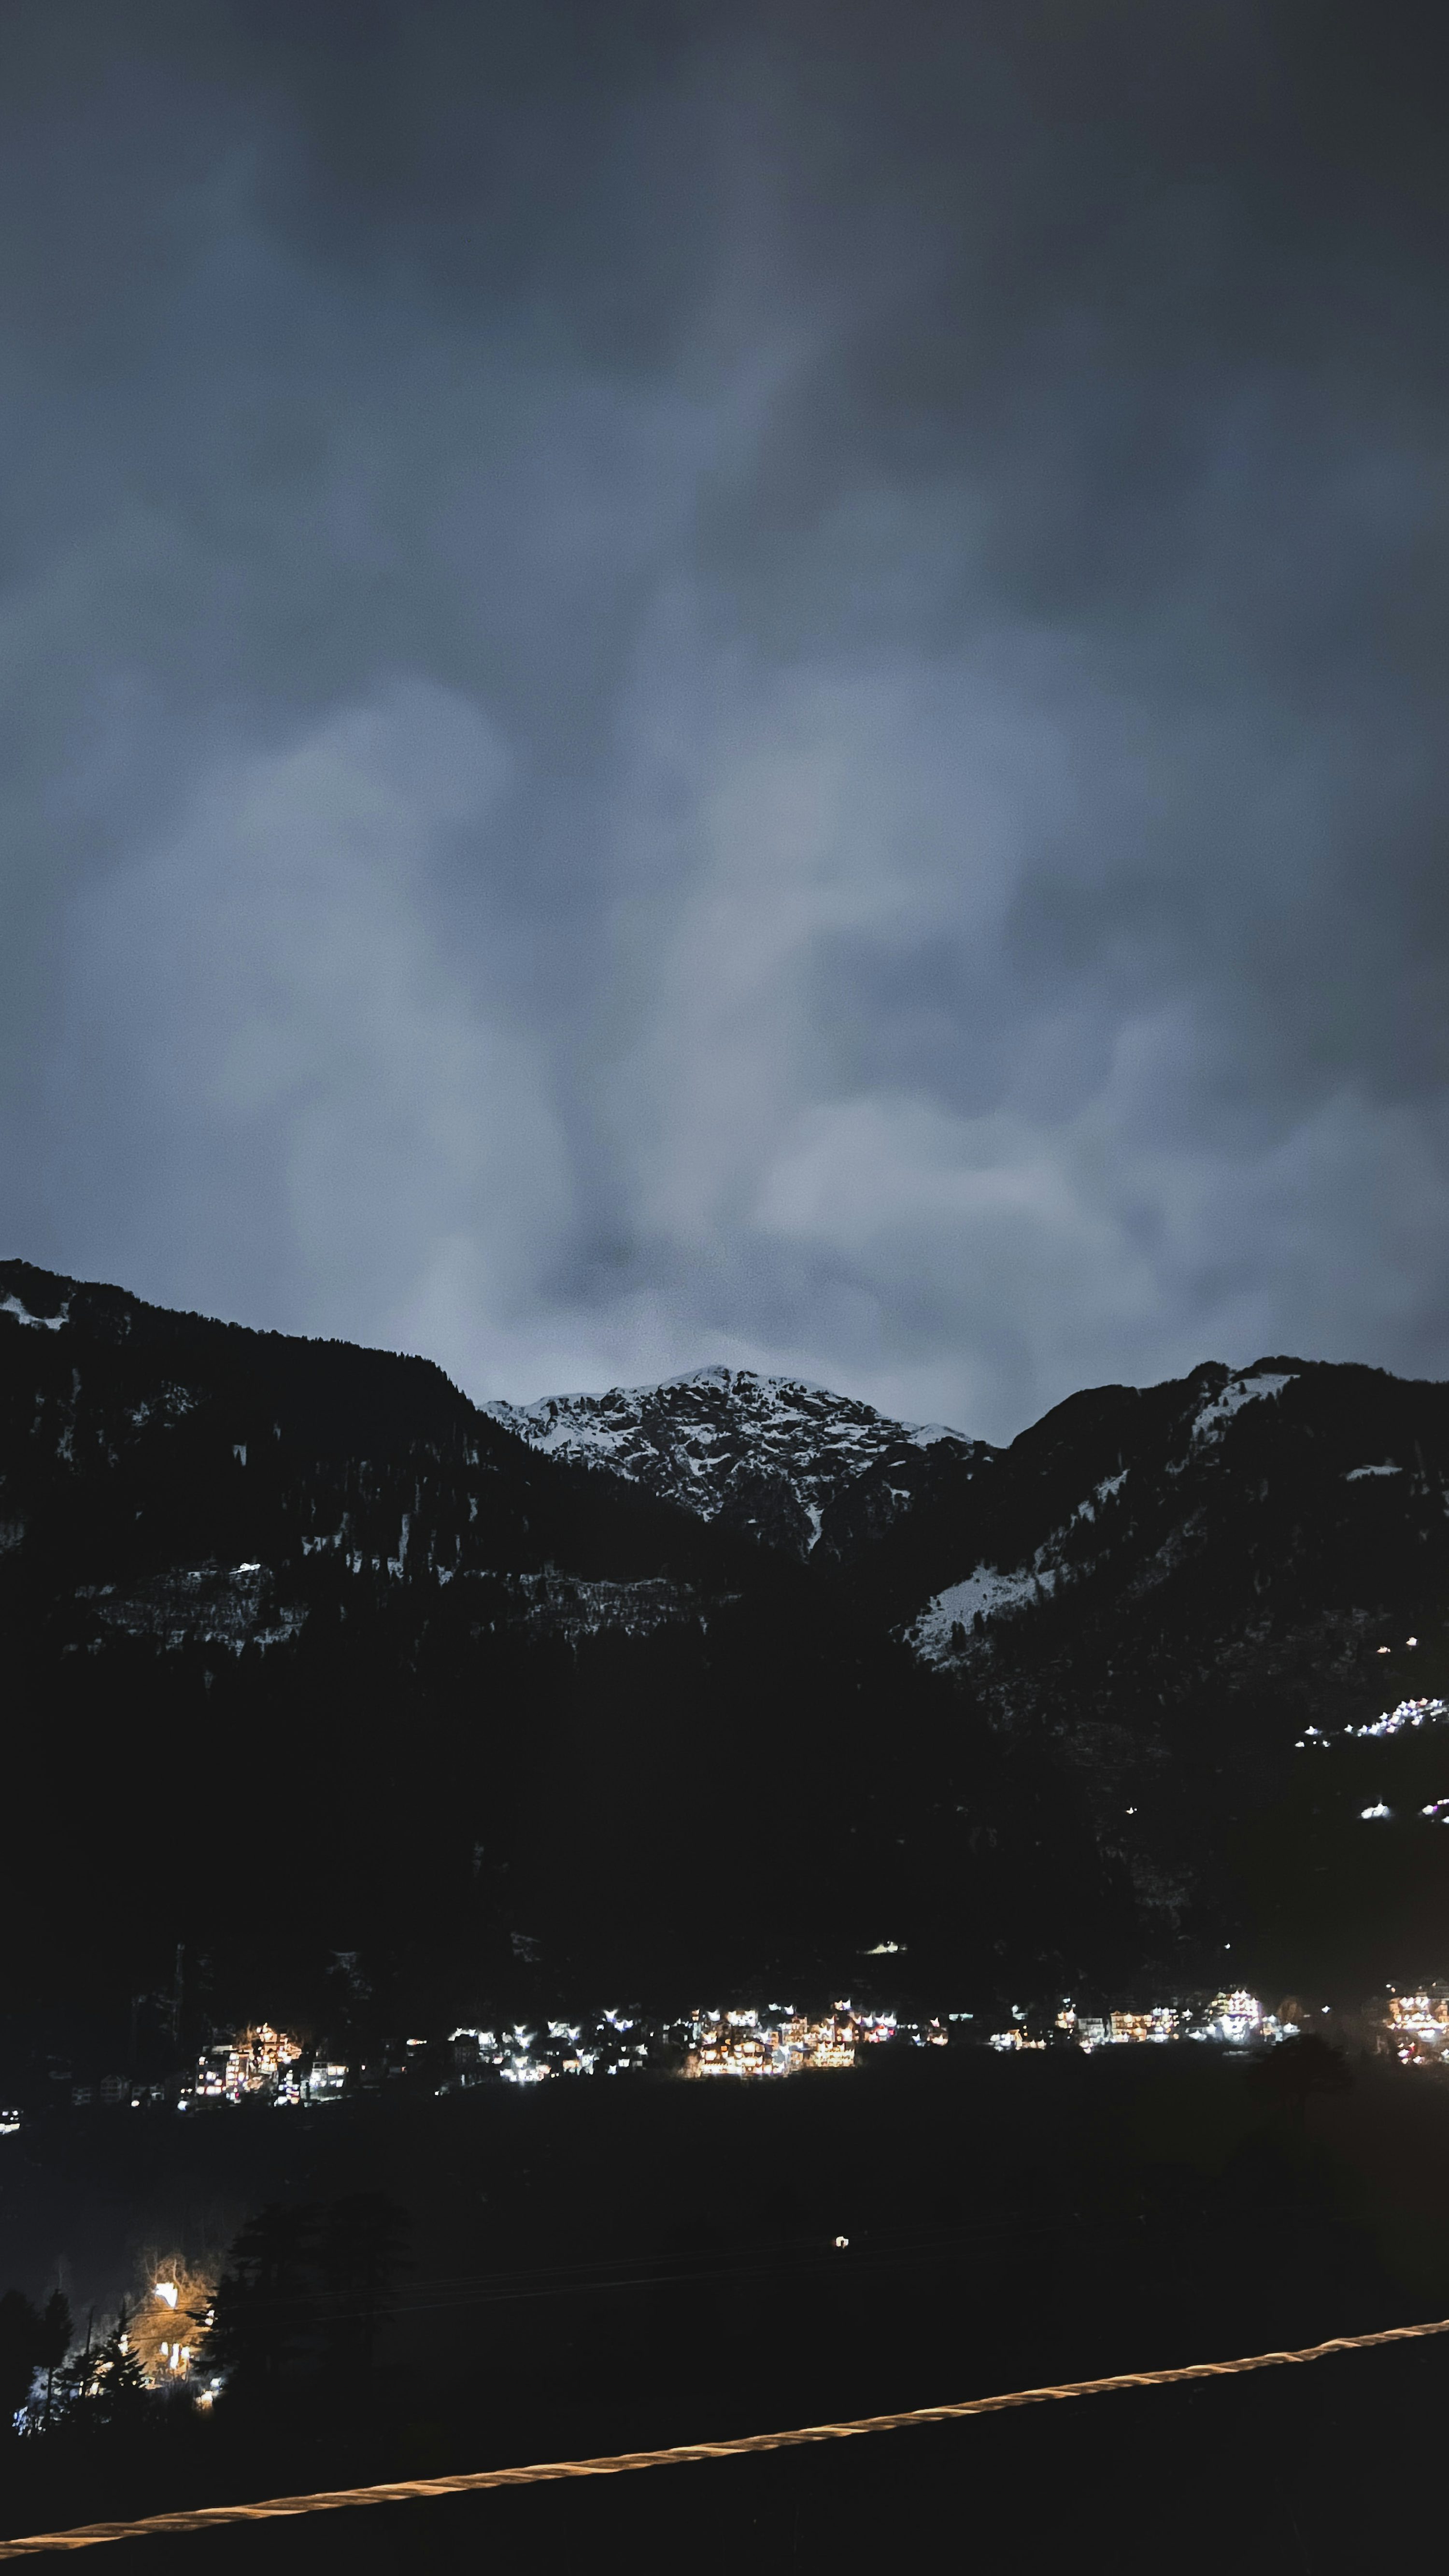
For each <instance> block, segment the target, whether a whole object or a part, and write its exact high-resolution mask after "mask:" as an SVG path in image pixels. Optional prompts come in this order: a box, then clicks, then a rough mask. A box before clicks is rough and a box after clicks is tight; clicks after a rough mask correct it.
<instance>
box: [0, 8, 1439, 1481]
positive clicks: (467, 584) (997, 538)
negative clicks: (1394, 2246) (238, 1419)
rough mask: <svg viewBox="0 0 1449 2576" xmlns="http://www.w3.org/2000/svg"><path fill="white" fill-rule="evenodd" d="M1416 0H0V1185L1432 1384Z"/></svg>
mask: <svg viewBox="0 0 1449 2576" xmlns="http://www.w3.org/2000/svg"><path fill="white" fill-rule="evenodd" d="M1442 32H1443V21H1442V14H1441V13H1440V12H1439V11H1437V10H1432V9H1420V8H1418V7H1415V6H1410V5H1398V0H1395V5H1392V6H1390V7H1387V8H1374V7H1372V6H1366V5H1364V0H1354V5H1351V6H1338V5H1334V0H1301V5H1292V6H1285V5H1275V0H1240V5H1239V4H1238V0H1142V5H1114V6H1108V5H1103V0H1053V5H1031V0H1011V5H1007V0H999V4H998V5H980V6H973V5H971V0H952V5H949V6H940V7H937V6H932V5H927V4H926V0H864V5H853V4H852V0H821V5H818V6H817V5H813V0H760V5H758V6H755V5H750V0H718V4H717V5H689V0H672V5H658V6H650V5H646V4H645V0H576V5H573V6H567V5H552V0H508V5H506V6H505V5H494V0H464V5H452V0H397V5H393V4H392V0H376V4H374V0H338V5H336V6H331V5H326V0H232V5H220V0H176V5H174V6H159V5H158V6H145V5H139V0H138V5H132V4H131V0H95V5H86V0H6V6H5V8H4V12H3V19H0V123H3V135H0V192H3V206H0V311H3V323H0V366H3V397H0V417H3V420H4V423H5V434H4V445H3V474H0V530H3V538H0V565H3V603H0V619H3V628H0V633H3V647H0V649H3V666H0V667H3V681H0V723H3V728H4V754H3V760H0V808H3V839H0V851H3V879H0V882H3V887H4V914H3V924H0V1043H3V1050H4V1066H5V1075H4V1090H3V1103H4V1106H3V1117H0V1192H3V1215H4V1224H3V1229H0V1233H3V1238H4V1239H3V1242H0V1251H4V1252H5V1253H7V1254H19V1255H21V1256H23V1257H25V1258H28V1259H30V1260H33V1261H37V1262H40V1263H42V1264H45V1265H47V1266H49V1267H52V1268H58V1269H62V1270H67V1271H71V1272H74V1273H76V1274H78V1275H80V1276H82V1277H88V1278H100V1279H108V1280H114V1281H118V1282H120V1283H122V1284H123V1285H125V1286H127V1287H130V1288H132V1289H134V1290H135V1291H137V1292H138V1293H140V1294H141V1295H144V1296H148V1297H151V1298H154V1299H157V1300H159V1301H160V1302H162V1303H165V1304H170V1305H179V1306H187V1307H194V1308H199V1309H201V1310H203V1311H205V1312H208V1313H213V1314H219V1315H224V1316H230V1317H234V1318H236V1319H238V1320H240V1321H243V1322H246V1323H250V1324H257V1325H271V1326H277V1327H280V1328H283V1329H286V1330H289V1331H302V1332H310V1333H327V1334H340V1335H345V1336H347V1337H348V1338H350V1339H355V1340H363V1341H371V1342H378V1343H382V1344H386V1345H390V1346H394V1347H398V1348H403V1349H410V1350H421V1351H425V1352H427V1353H429V1354H431V1355H432V1356H433V1357H435V1358H437V1359H438V1360H440V1361H441V1362H442V1363H443V1365H444V1366H445V1367H446V1368H447V1369H448V1370H449V1372H450V1374H451V1375H453V1376H454V1377H455V1378H457V1379H458V1380H459V1382H460V1383H461V1384H463V1385H464V1386H465V1387H466V1388H467V1389H468V1391H469V1392H470V1393H472V1394H474V1395H476V1396H480V1397H481V1396H487V1395H506V1396H510V1397H514V1398H524V1397H532V1396H535V1395H538V1394H541V1393H546V1392H551V1391H555V1390H561V1389H566V1388H575V1387H587V1386H596V1387H597V1386H607V1385H610V1384H614V1383H620V1382H622V1383H625V1384H628V1383H634V1382H638V1381H642V1380H647V1379H651V1378H655V1377H659V1376H662V1375H666V1374H670V1373H673V1372H675V1371H679V1370H683V1369H686V1368H691V1367H695V1366H699V1365H703V1364H704V1363H706V1362H709V1361H714V1360H724V1361H727V1362H729V1363H731V1364H733V1365H737V1366H746V1367H757V1368H761V1369H766V1370H771V1371H779V1372H789V1373H795V1374H801V1375H804V1376H807V1377H810V1378H814V1379H817V1380H821V1381H823V1382H825V1383H826V1384H828V1385H832V1386H835V1387H838V1388H841V1389H842V1390H845V1391H848V1392H850V1393H853V1394H856V1395H859V1396H863V1397H865V1398H866V1399H867V1400H869V1401H871V1402H873V1403H876V1404H879V1405H880V1406H882V1407H883V1408H884V1409H885V1410H887V1411H890V1412H894V1413H900V1414H904V1415H906V1416H908V1417H910V1418H915V1419H927V1420H945V1421H950V1422H954V1423H956V1424H958V1425H960V1426H961V1427H962V1428H964V1429H966V1430H969V1431H972V1432H977V1433H982V1434H986V1435H988V1436H990V1437H994V1438H998V1439H1001V1438H1009V1437H1010V1436H1011V1435H1012V1434H1013V1433H1014V1432H1015V1431H1017V1430H1018V1429H1020V1428H1021V1427H1022V1425H1023V1424H1024V1423H1026V1422H1027V1421H1029V1420H1031V1419H1032V1418H1034V1417H1035V1416H1036V1415H1038V1414H1039V1413H1040V1412H1042V1411H1043V1410H1044V1409H1045V1408H1046V1407H1047V1406H1048V1405H1049V1404H1051V1403H1054V1402H1056V1401H1057V1400H1058V1399H1060V1398H1061V1397H1062V1396H1064V1395H1066V1394H1068V1393H1070V1392H1071V1391H1072V1390H1073V1389H1074V1388H1077V1387H1079V1386H1083V1385H1090V1384H1097V1383H1101V1382H1103V1381H1107V1380H1117V1381H1128V1382H1134V1383H1147V1382H1150V1381H1152V1380H1154V1379H1160V1378H1162V1377H1165V1376H1168V1375H1172V1374H1175V1373H1177V1372H1179V1371H1182V1370H1184V1369H1186V1368H1188V1367H1190V1366H1192V1365H1193V1364H1195V1363H1196V1362H1197V1361H1199V1360H1202V1359H1206V1358H1219V1359H1224V1360H1227V1361H1229V1362H1238V1363H1241V1362H1243V1361H1246V1360H1248V1359H1251V1358H1254V1357H1256V1356H1259V1355H1260V1354H1265V1353H1274V1352H1291V1353H1295V1354H1298V1355H1301V1356H1304V1357H1318V1358H1327V1359H1360V1360H1367V1361H1371V1362H1374V1363H1375V1364H1377V1365H1380V1366H1384V1367H1388V1368H1391V1369H1394V1370H1398V1371H1402V1372H1406V1373H1410V1374H1418V1375H1428V1376H1442V1375H1445V1374H1449V1296H1446V1282H1449V1190H1446V1168H1445V1165H1446V1145H1449V865H1446V853H1445V846H1444V843H1445V834H1444V816H1445V810H1446V767H1449V727H1446V724H1445V699H1446V689H1445V681H1446V659H1449V656H1446V602H1449V560H1446V557H1449V515H1446V482H1445V426H1446V411H1449V404H1446V390H1449V386H1446V379H1449V328H1446V324H1449V314H1446V302H1449V297H1446V288H1445V280H1446V277H1449V221H1446V215H1449V154H1446V153H1445V152H1444V149H1443V137H1442V112H1443V97H1442V90H1441V88H1440V86H1439V83H1438V80H1437V77H1436V74H1435V71H1434V58H1435V55H1436V52H1437V50H1438V43H1437V41H1436V40H1442Z"/></svg>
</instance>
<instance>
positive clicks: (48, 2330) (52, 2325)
mask: <svg viewBox="0 0 1449 2576" xmlns="http://www.w3.org/2000/svg"><path fill="white" fill-rule="evenodd" d="M74 2331H75V2329H74V2327H73V2325H72V2323H71V2314H70V2301H69V2300H68V2299H67V2297H66V2295H65V2292H64V2290H62V2289H61V2287H60V2285H59V2283H57V2284H56V2287H55V2288H54V2289H53V2290H52V2291H51V2294H50V2296H49V2298H48V2299H47V2300H46V2302H45V2305H44V2307H43V2308H42V2309H41V2312H40V2337H39V2349H38V2351H37V2354H36V2367H37V2368H38V2369H40V2370H43V2371H44V2373H45V2423H46V2429H47V2431H48V2430H49V2427H50V2417H51V2408H52V2405H53V2402H54V2397H55V2374H56V2372H57V2371H58V2370H59V2368H60V2366H61V2364H62V2362H63V2361H64V2360H65V2357H66V2354H67V2353H68V2352H69V2350H70V2343H71V2336H72V2334H73V2333H74Z"/></svg>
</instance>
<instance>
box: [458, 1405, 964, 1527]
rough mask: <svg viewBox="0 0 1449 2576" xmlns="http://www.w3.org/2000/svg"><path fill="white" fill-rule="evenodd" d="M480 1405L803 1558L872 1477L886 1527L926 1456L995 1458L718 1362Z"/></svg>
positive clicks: (876, 1514) (529, 1435) (950, 1434)
mask: <svg viewBox="0 0 1449 2576" xmlns="http://www.w3.org/2000/svg"><path fill="white" fill-rule="evenodd" d="M483 1409H484V1410H485V1411H486V1412H488V1413H490V1414H491V1415H492V1416H493V1418H494V1420H495V1421H498V1422H500V1423H502V1424H504V1425H505V1426H506V1428H507V1429H508V1430H510V1431H514V1432H516V1433H518V1434H519V1436H520V1437H521V1438H522V1439H524V1440H526V1441H528V1443H529V1445H530V1446H531V1447H532V1448H535V1449H541V1450H545V1451H547V1452H549V1454H550V1455H552V1456H554V1457H563V1458H569V1459H573V1460H575V1461H578V1462H580V1463H582V1464H585V1465H591V1466H607V1467H609V1468H611V1469H612V1470H613V1471H614V1473H615V1474H616V1475H625V1476H629V1477H631V1478H632V1479H633V1480H634V1481H635V1482H636V1483H638V1484H640V1485H642V1486H643V1487H644V1488H645V1489H646V1490H647V1491H648V1492H649V1493H651V1494H653V1495H654V1496H655V1497H656V1498H657V1499H659V1500H661V1501H665V1502H672V1503H680V1504H683V1505H685V1506H686V1507H687V1508H688V1509H689V1510H691V1511H695V1512H698V1513H699V1515H700V1517H701V1519H703V1520H709V1521H715V1520H717V1521H721V1522H723V1523H724V1524H726V1525H727V1526H729V1527H733V1528H737V1529H741V1530H748V1531H750V1532H752V1533H753V1534H754V1535H755V1536H757V1537H760V1538H763V1539H766V1540H768V1541H769V1542H770V1543H771V1544H772V1545H775V1546H782V1547H788V1548H790V1549H791V1550H792V1552H794V1553H796V1554H799V1555H802V1556H803V1555H808V1554H809V1553H810V1552H811V1550H812V1549H813V1548H814V1547H815V1546H816V1545H817V1543H818V1542H819V1541H820V1539H821V1538H822V1535H823V1536H824V1537H825V1539H826V1541H827V1543H828V1541H829V1538H830V1530H829V1526H828V1521H829V1516H830V1514H831V1513H832V1510H834V1509H835V1508H836V1507H838V1506H839V1505H840V1504H841V1503H842V1502H843V1500H844V1498H845V1497H846V1495H847V1494H850V1493H851V1492H852V1491H853V1489H855V1488H858V1487H862V1486H867V1485H868V1486H869V1488H870V1489H871V1496H872V1502H873V1505H874V1510H873V1514H872V1517H873V1519H874V1520H875V1522H876V1524H877V1525H879V1524H880V1522H881V1520H882V1519H889V1518H891V1517H893V1516H894V1512H895V1511H896V1510H898V1509H899V1508H900V1507H901V1506H902V1505H903V1504H904V1503H906V1502H907V1501H909V1500H910V1499H911V1496H912V1494H913V1492H914V1490H915V1488H916V1486H917V1484H918V1483H919V1480H920V1474H921V1471H922V1465H923V1460H924V1456H925V1454H926V1453H928V1452H931V1451H936V1450H939V1449H940V1448H941V1447H942V1445H943V1444H946V1445H947V1446H948V1448H949V1450H950V1451H951V1453H953V1454H955V1455H958V1456H959V1457H961V1458H963V1459H964V1460H966V1461H967V1462H968V1463H969V1462H971V1461H974V1459H975V1458H976V1457H977V1455H978V1454H979V1455H980V1456H982V1457H990V1456H991V1455H992V1454H993V1453H992V1451H991V1450H990V1449H989V1447H988V1446H987V1444H986V1443H985V1442H982V1441H974V1440H968V1439H966V1438H964V1437H963V1435H962V1434H961V1433H960V1432H959V1431H952V1430H950V1429H949V1428H947V1426H946V1425H944V1424H938V1423H929V1424H925V1423H904V1422H893V1421H891V1420H890V1419H889V1418H888V1417H887V1416H886V1415H884V1414H880V1413H877V1412H876V1411H875V1410H874V1408H873V1407H872V1406H870V1405H868V1404H862V1403H859V1402H858V1401H857V1400H856V1399H855V1398H854V1397H852V1396H846V1395H836V1394H835V1393H833V1392H832V1390H831V1389H830V1388H829V1387H823V1386H817V1385H814V1384H812V1383H811V1382H810V1381H809V1380H807V1379H804V1378H786V1377H762V1376H760V1375H759V1374H758V1373H757V1372H756V1371H755V1370H753V1369H733V1368H729V1367H726V1366H724V1365H723V1364H719V1363H717V1364H715V1365H714V1366H711V1367H708V1368H701V1369H691V1370H689V1371H688V1372H687V1373H686V1374H685V1375H683V1376H681V1377H674V1378H666V1379H664V1380H663V1381H662V1382H661V1383H660V1384H658V1385H655V1386H636V1387H611V1388H610V1389H609V1390H608V1392H607V1393H606V1394H603V1395H560V1396H545V1397H543V1398H541V1399H540V1400H539V1402H538V1403H536V1404H525V1405H514V1404H501V1403H500V1404H491V1405H488V1406H485V1407H484V1408H483Z"/></svg>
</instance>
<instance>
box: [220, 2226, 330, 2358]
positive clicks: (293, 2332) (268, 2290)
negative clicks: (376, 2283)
mask: <svg viewBox="0 0 1449 2576" xmlns="http://www.w3.org/2000/svg"><path fill="white" fill-rule="evenodd" d="M316 2236H317V2213H316V2211H315V2210H312V2209H308V2208H294V2209H285V2208H282V2207H281V2206H279V2205H278V2204H276V2203H271V2204H270V2205H269V2206H268V2207H267V2208H265V2209H261V2210H258V2211H257V2212H256V2214H255V2215H254V2216H253V2217H251V2218H249V2219H248V2220H247V2222H246V2225H245V2226H244V2227H243V2228H242V2229H241V2231H240V2233H239V2235H238V2236H237V2237H236V2238H235V2239H234V2241H233V2243H232V2246H231V2250H230V2252H229V2253H228V2255H227V2260H226V2269H225V2271H224V2272H223V2274H222V2277H221V2280H220V2282H219V2283H218V2286H217V2292H216V2299H215V2304H214V2315H213V2323H212V2326H211V2331H210V2334H209V2336H208V2339H207V2360H208V2362H209V2363H212V2364H214V2365H215V2367H216V2368H217V2369H218V2370H220V2371H222V2372H224V2373H225V2375H226V2378H227V2381H228V2387H229V2393H230V2394H232V2395H233V2396H241V2397H245V2398H249V2399H252V2400H257V2399H267V2398H271V2397H275V2395H276V2393H277V2390H278V2388H279V2386H280V2383H281V2381H282V2379H283V2377H284V2376H285V2375H286V2373H287V2372H288V2371H289V2370H290V2369H291V2368H292V2367H293V2366H294V2365H295V2363H296V2362H297V2361H298V2359H299V2358H300V2357H301V2355H302V2354H303V2353H304V2352H305V2351H306V2349H307V2348H308V2345H309V2343H310V2341H311V2338H312V2333H313V2328H314V2319H315V2311H316V2297H315V2274H314V2262H315V2248H316Z"/></svg>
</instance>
